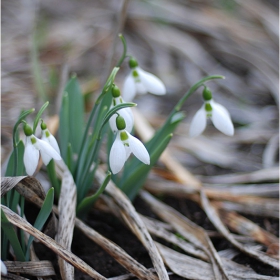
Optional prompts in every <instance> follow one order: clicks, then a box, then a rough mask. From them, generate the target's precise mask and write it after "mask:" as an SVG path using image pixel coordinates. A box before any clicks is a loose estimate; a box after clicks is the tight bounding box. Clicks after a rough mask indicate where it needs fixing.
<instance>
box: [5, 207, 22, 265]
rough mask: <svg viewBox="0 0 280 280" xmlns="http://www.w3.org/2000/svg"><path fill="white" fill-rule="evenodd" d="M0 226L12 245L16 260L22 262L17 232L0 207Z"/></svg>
mask: <svg viewBox="0 0 280 280" xmlns="http://www.w3.org/2000/svg"><path fill="white" fill-rule="evenodd" d="M1 227H2V229H3V231H4V233H5V235H6V236H7V238H8V239H9V241H10V243H11V245H12V247H13V250H14V253H15V255H16V258H17V261H21V262H24V261H25V257H24V253H23V251H22V248H21V246H20V243H19V240H18V237H17V234H16V232H15V230H14V227H13V225H12V224H11V223H10V222H9V221H8V219H7V217H6V215H5V213H4V211H3V210H2V209H1Z"/></svg>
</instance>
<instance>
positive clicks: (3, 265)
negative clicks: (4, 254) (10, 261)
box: [1, 260, 8, 275]
mask: <svg viewBox="0 0 280 280" xmlns="http://www.w3.org/2000/svg"><path fill="white" fill-rule="evenodd" d="M1 274H2V275H7V274H8V271H7V267H6V265H5V264H4V263H3V261H2V260H1Z"/></svg>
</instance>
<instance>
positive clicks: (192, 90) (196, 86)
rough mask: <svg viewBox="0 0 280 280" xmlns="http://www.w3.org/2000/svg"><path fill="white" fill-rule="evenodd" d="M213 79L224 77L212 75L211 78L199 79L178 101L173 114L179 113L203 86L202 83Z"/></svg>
mask: <svg viewBox="0 0 280 280" xmlns="http://www.w3.org/2000/svg"><path fill="white" fill-rule="evenodd" d="M214 79H225V77H224V76H220V75H213V76H208V77H206V78H203V79H201V80H200V81H198V82H197V83H196V84H194V85H193V86H192V87H191V88H190V89H189V90H188V91H187V92H186V94H185V95H184V96H183V97H182V98H181V99H180V100H179V102H178V103H177V105H176V106H175V108H174V110H173V111H175V112H178V111H180V109H181V107H182V106H183V104H184V102H185V101H186V100H187V99H188V98H189V97H190V96H191V95H192V94H193V93H194V92H195V91H196V90H197V89H198V88H199V87H201V86H205V85H204V83H205V82H207V81H209V80H214Z"/></svg>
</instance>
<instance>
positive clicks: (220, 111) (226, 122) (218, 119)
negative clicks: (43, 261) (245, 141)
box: [211, 102, 234, 136]
mask: <svg viewBox="0 0 280 280" xmlns="http://www.w3.org/2000/svg"><path fill="white" fill-rule="evenodd" d="M211 106H212V109H213V111H212V117H211V119H212V122H213V124H214V126H215V127H216V128H217V129H218V130H220V131H221V132H222V133H224V134H226V135H228V136H232V135H233V134H234V127H233V124H232V121H231V118H230V115H229V112H228V110H227V109H226V108H225V107H224V106H222V105H220V104H218V103H216V102H214V103H212V104H211Z"/></svg>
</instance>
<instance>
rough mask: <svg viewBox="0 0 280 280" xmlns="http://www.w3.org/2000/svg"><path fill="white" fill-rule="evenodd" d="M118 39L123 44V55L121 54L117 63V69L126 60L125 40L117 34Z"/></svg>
mask: <svg viewBox="0 0 280 280" xmlns="http://www.w3.org/2000/svg"><path fill="white" fill-rule="evenodd" d="M119 38H120V39H121V40H122V43H123V54H122V56H121V58H120V60H119V62H118V63H117V67H121V65H122V63H123V61H124V59H125V58H126V51H127V47H126V41H125V38H124V37H123V35H122V34H119Z"/></svg>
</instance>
